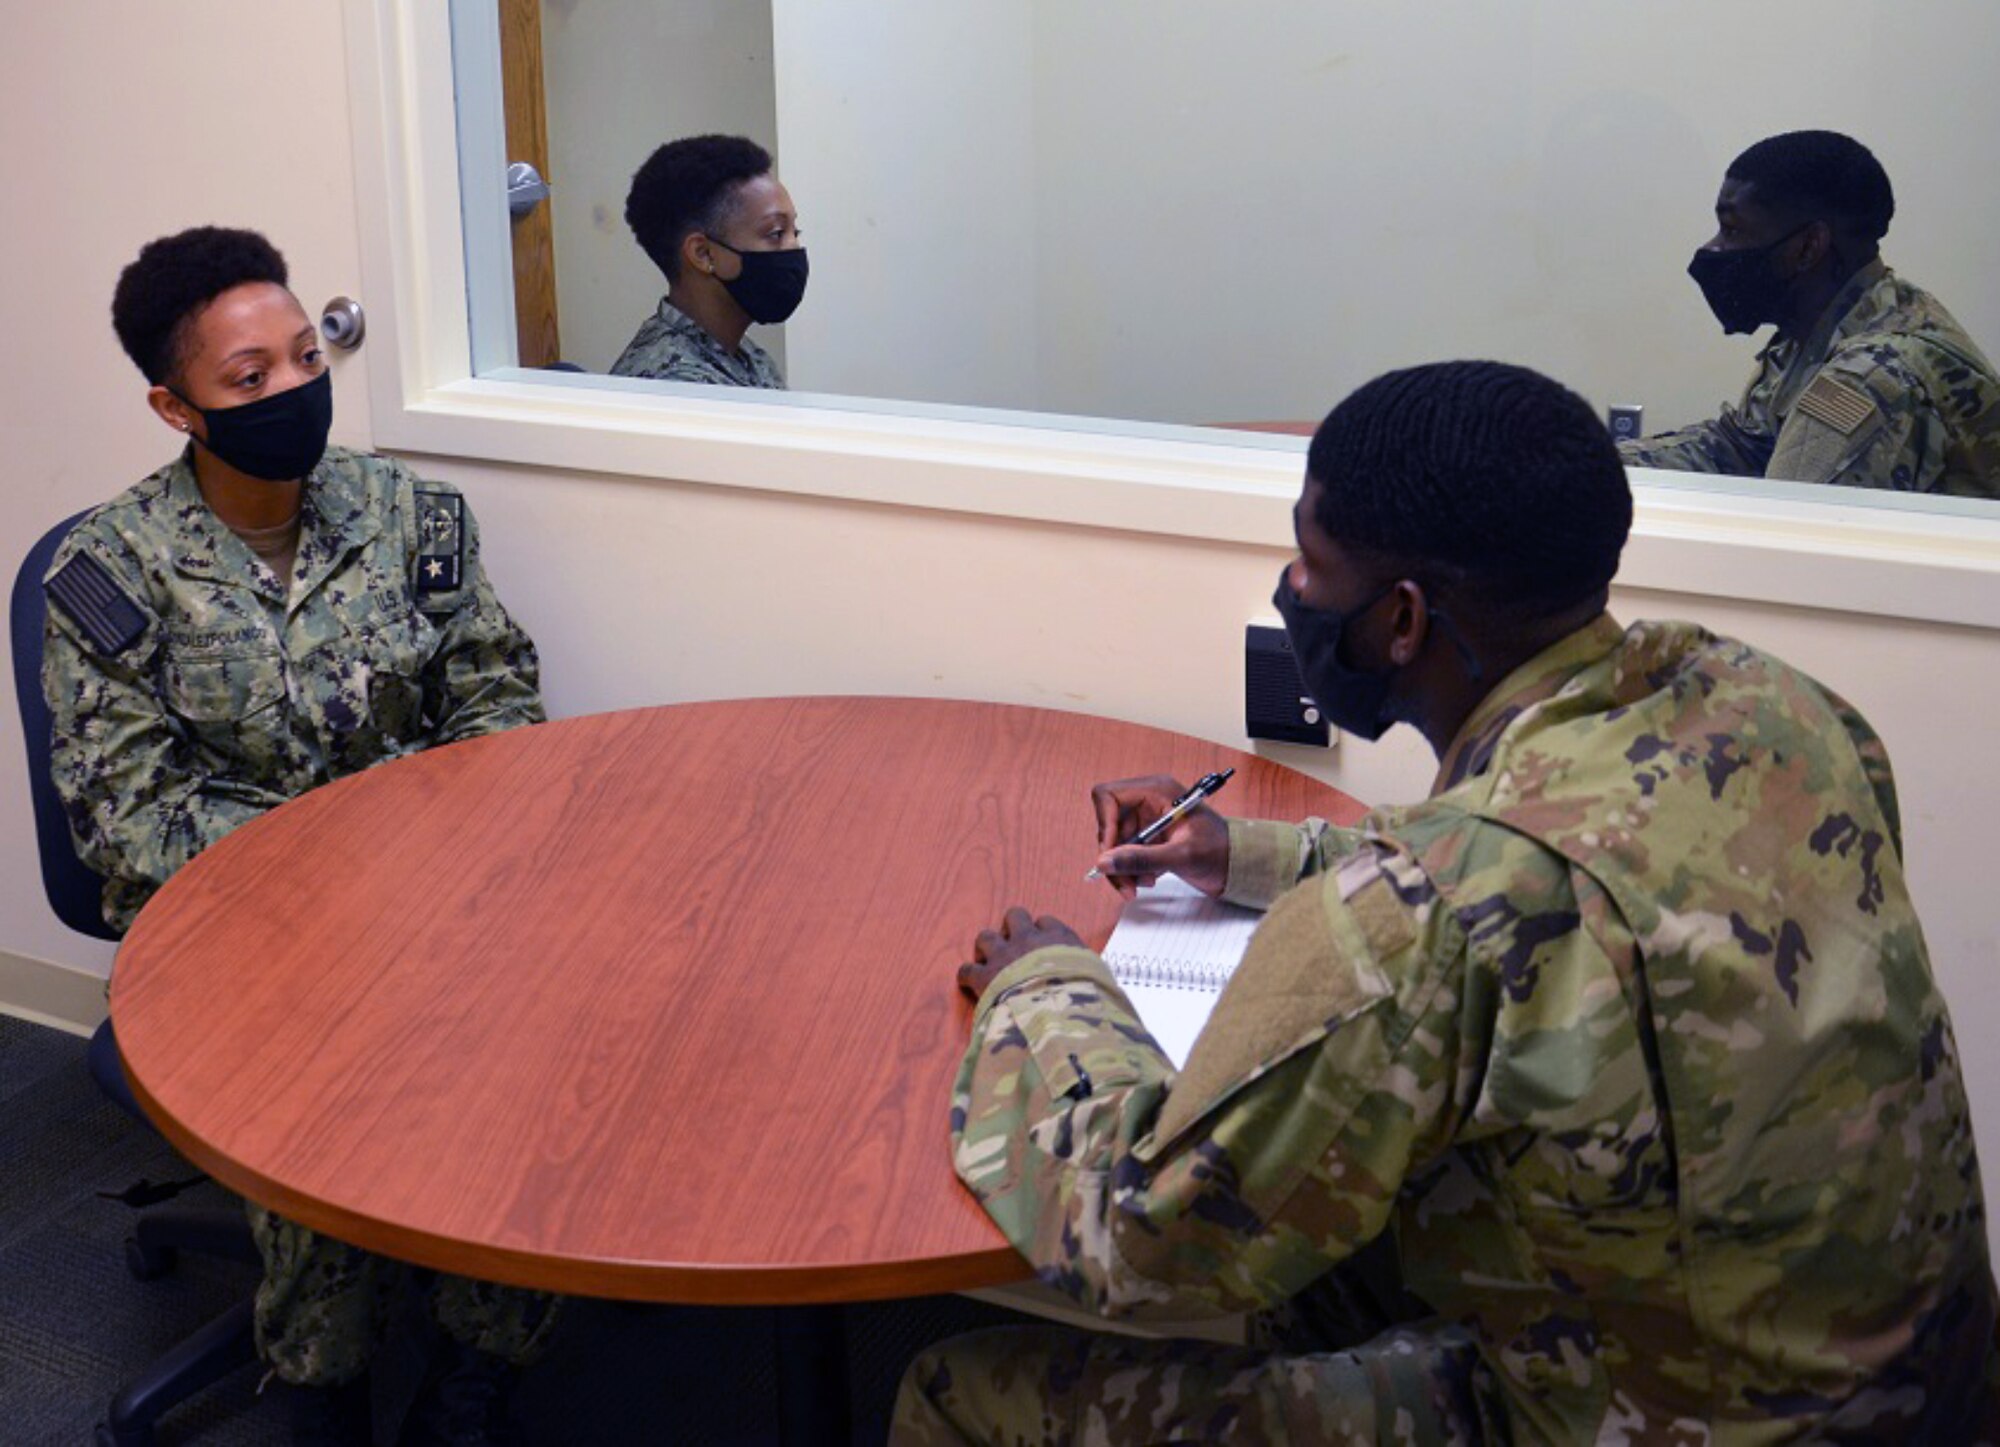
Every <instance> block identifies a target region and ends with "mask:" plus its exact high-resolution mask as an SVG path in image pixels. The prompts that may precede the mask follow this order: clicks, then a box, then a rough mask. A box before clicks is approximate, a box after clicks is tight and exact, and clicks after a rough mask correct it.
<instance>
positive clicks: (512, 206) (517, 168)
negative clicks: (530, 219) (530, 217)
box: [507, 161, 549, 217]
mask: <svg viewBox="0 0 2000 1447" xmlns="http://www.w3.org/2000/svg"><path fill="white" fill-rule="evenodd" d="M548 199H549V183H548V182H547V181H544V180H543V179H542V173H541V172H540V171H537V170H536V169H535V168H534V166H533V165H531V164H530V163H529V162H527V161H512V162H509V163H508V166H507V211H508V214H509V215H512V216H515V217H521V216H526V215H527V214H528V213H529V212H530V211H532V210H534V209H535V208H536V207H537V206H539V205H541V204H542V202H544V201H546V200H548Z"/></svg>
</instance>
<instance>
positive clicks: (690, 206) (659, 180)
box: [625, 136, 771, 282]
mask: <svg viewBox="0 0 2000 1447" xmlns="http://www.w3.org/2000/svg"><path fill="white" fill-rule="evenodd" d="M770 169H771V153H770V152H769V151H767V150H765V149H764V148H763V147H762V146H760V145H758V144H757V143H756V142H755V141H753V140H750V139H748V138H747V137H744V136H689V137H687V138H686V139H684V140H679V141H668V142H667V143H666V144H665V145H664V146H661V147H660V148H659V149H658V150H657V151H655V152H653V154H652V155H650V156H648V157H647V158H646V164H645V165H643V166H641V167H640V168H639V169H638V171H637V172H635V173H634V174H633V177H632V189H631V190H630V191H629V192H627V193H626V196H625V224H626V225H627V226H629V227H631V228H632V235H633V236H634V237H635V238H636V239H637V240H638V242H639V246H640V248H641V249H642V250H644V251H645V253H646V255H648V256H650V257H652V258H653V264H654V265H655V266H657V267H659V268H660V270H661V271H662V272H664V273H666V278H667V280H668V281H670V282H671V281H678V280H680V274H681V243H682V242H683V241H685V240H687V238H688V236H689V235H690V234H692V233H693V232H696V231H700V232H703V233H705V234H708V235H713V234H714V233H715V231H716V228H718V227H719V226H721V225H722V223H723V221H724V220H725V219H726V218H727V216H728V214H729V208H730V206H731V205H732V204H733V203H734V202H735V199H736V188H737V187H738V186H740V185H742V184H743V183H744V182H745V181H750V180H754V179H756V178H757V177H759V176H762V175H764V174H765V173H766V172H768V171H769V170H770Z"/></svg>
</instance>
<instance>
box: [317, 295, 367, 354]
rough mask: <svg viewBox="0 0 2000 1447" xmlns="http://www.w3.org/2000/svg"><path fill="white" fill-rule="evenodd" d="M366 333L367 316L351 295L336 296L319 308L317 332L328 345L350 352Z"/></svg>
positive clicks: (358, 344)
mask: <svg viewBox="0 0 2000 1447" xmlns="http://www.w3.org/2000/svg"><path fill="white" fill-rule="evenodd" d="M367 333H368V317H367V314H366V313H365V312H363V311H362V310H361V303H360V302H358V301H356V300H355V299H354V298H353V297H351V296H337V297H335V298H334V299H333V300H332V301H330V302H328V303H327V304H326V305H325V306H324V307H322V308H320V313H319V334H320V335H321V336H323V337H325V338H326V344H327V345H328V346H329V347H339V348H340V349H341V350H342V351H343V352H351V351H353V350H354V349H355V348H356V347H358V346H360V345H361V339H362V337H364V336H366V335H367Z"/></svg>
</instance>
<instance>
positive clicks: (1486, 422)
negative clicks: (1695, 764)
mask: <svg viewBox="0 0 2000 1447" xmlns="http://www.w3.org/2000/svg"><path fill="white" fill-rule="evenodd" d="M1306 472H1307V475H1308V476H1310V477H1311V478H1313V479H1314V480H1316V481H1317V482H1318V483H1319V484H1320V487H1321V489H1322V491H1321V493H1320V496H1319V504H1318V511H1317V514H1316V516H1317V517H1318V520H1319V524H1320V526H1321V527H1323V528H1325V529H1326V531H1327V532H1328V533H1330V534H1331V535H1332V536H1333V538H1334V540H1335V541H1336V542H1338V543H1339V544H1340V545H1341V546H1342V547H1343V548H1347V549H1350V550H1352V551H1355V552H1357V553H1359V554H1360V555H1361V556H1362V557H1363V558H1365V559H1372V560H1373V561H1375V562H1377V563H1379V564H1381V565H1383V566H1384V567H1387V568H1393V569H1395V570H1397V571H1400V572H1402V573H1403V574H1404V575H1405V576H1411V577H1414V578H1416V579H1417V580H1418V581H1419V582H1422V583H1424V584H1425V586H1426V587H1429V588H1434V589H1441V590H1442V591H1444V592H1446V593H1447V594H1449V595H1451V596H1453V597H1462V598H1465V599H1467V600H1468V601H1471V602H1472V603H1474V604H1475V605H1476V606H1477V607H1478V608H1479V609H1480V610H1481V611H1483V612H1487V613H1491V614H1497V615H1499V616H1500V617H1501V618H1503V619H1506V620H1509V621H1513V622H1532V621H1535V620H1538V619H1542V618H1548V617H1553V616H1555V615H1557V614H1560V613H1562V612H1565V611H1566V610H1568V609H1570V608H1573V607H1575V606H1577V605H1578V604H1581V603H1583V602H1585V601H1586V600H1588V599H1590V598H1592V597H1594V596H1599V595H1601V594H1602V593H1603V591H1604V589H1605V588H1606V587H1607V586H1608V585H1609V584H1610V582H1611V578H1612V575H1613V574H1615V573H1616V572H1617V571H1618V557H1619V554H1620V552H1622V551H1623V549H1624V546H1625V538H1626V535H1627V534H1628V533H1629V532H1630V531H1631V529H1632V491H1631V488H1630V486H1629V485H1628V484H1627V482H1626V478H1625V468H1624V466H1623V464H1622V463H1621V462H1620V461H1619V458H1618V449H1617V448H1616V446H1614V445H1613V443H1612V441H1611V434H1610V432H1608V431H1607V430H1606V429H1605V426H1604V424H1603V423H1602V422H1600V421H1598V419H1597V414H1596V413H1595V412H1594V411H1593V410H1592V409H1591V406H1590V404H1589V403H1588V402H1586V401H1584V400H1583V398H1581V397H1579V396H1577V395H1576V393H1574V392H1572V391H1570V390H1569V389H1568V388H1567V387H1564V386H1562V385H1561V384H1560V383H1557V382H1552V381H1550V380H1549V379H1548V378H1547V377H1544V376H1542V375H1541V374H1540V373H1537V372H1531V371H1529V370H1528V369H1527V368H1526V367H1516V366H1510V365H1508V364H1506V363H1503V362H1438V363H1433V364H1431V365H1429V366H1422V367H1410V368H1407V369H1405V370H1403V371H1398V372H1390V373H1388V374H1387V375H1385V376H1381V377H1377V378H1376V379H1375V380H1374V381H1372V382H1370V383H1368V384H1367V385H1366V386H1364V387H1362V388H1361V389H1360V390H1359V391H1357V392H1355V393H1354V394H1353V395H1352V396H1351V397H1349V398H1348V399H1347V400H1346V401H1344V402H1342V403H1341V404H1340V405H1339V406H1338V407H1335V408H1334V409H1333V411H1332V412H1331V413H1329V414H1328V415H1327V418H1326V420H1325V421H1324V422H1322V423H1321V424H1320V426H1319V430H1318V432H1316V433H1315V434H1314V435H1313V440H1312V448H1311V450H1310V451H1309V452H1308V453H1307V454H1306Z"/></svg>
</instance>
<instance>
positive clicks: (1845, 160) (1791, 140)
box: [1729, 131, 1896, 243]
mask: <svg viewBox="0 0 2000 1447" xmlns="http://www.w3.org/2000/svg"><path fill="white" fill-rule="evenodd" d="M1729 175H1730V176H1731V177H1733V178H1734V179H1735V180H1738V181H1744V182H1748V183H1749V184H1751V185H1754V186H1755V187H1756V188H1757V199H1758V200H1760V201H1762V202H1764V203H1765V204H1766V205H1768V206H1771V207H1773V208H1775V209H1777V210H1780V211H1789V212H1791V213H1793V214H1794V215H1796V216H1798V217H1799V219H1800V220H1802V221H1825V222H1827V223H1828V224H1829V225H1832V226H1833V227H1835V229H1837V230H1840V231H1843V232H1845V233H1846V234H1847V235H1849V236H1852V237H1855V238H1857V239H1858V240H1862V241H1867V242H1871V243H1872V242H1877V241H1880V240H1881V239H1882V238H1883V237H1884V236H1885V235H1887V234H1888V231H1889V222H1890V220H1891V219H1892V218H1893V217H1894V216H1895V214H1896V197H1895V193H1894V192H1893V191H1892V190H1890V187H1889V173H1888V172H1887V171H1884V170H1883V169H1882V163H1881V162H1880V161H1878V160H1876V159H1875V155H1874V152H1872V151H1870V150H1869V149H1868V148H1867V147H1866V146H1864V145H1862V144H1861V142H1859V141H1857V140H1855V139H1853V138H1852V137H1851V136H1843V135H1841V134H1840V133H1839V132H1838V131H1787V132H1786V133H1785V134H1784V135H1781V136H1771V137H1770V138H1768V139H1766V140H1762V141H1759V142H1757V144H1756V145H1754V146H1752V147H1751V148H1750V149H1749V150H1747V151H1745V152H1744V153H1743V154H1742V155H1740V156H1738V157H1737V158H1736V159H1735V160H1733V161H1731V162H1730V163H1729Z"/></svg>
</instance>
